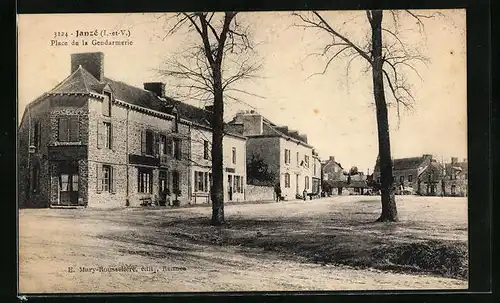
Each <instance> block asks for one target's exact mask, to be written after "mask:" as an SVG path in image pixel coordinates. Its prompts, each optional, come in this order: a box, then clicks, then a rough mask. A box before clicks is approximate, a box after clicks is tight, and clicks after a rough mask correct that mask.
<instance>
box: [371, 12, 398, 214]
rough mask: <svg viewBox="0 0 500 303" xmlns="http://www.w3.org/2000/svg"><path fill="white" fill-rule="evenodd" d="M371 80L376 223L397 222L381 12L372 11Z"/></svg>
mask: <svg viewBox="0 0 500 303" xmlns="http://www.w3.org/2000/svg"><path fill="white" fill-rule="evenodd" d="M371 15H372V20H371V26H372V56H373V61H372V64H373V65H372V78H373V96H374V98H375V106H376V111H377V128H378V145H379V148H378V150H379V165H380V181H381V194H382V196H381V198H382V214H381V215H380V217H379V218H378V219H377V221H398V212H397V209H396V199H395V196H394V186H393V183H394V177H393V175H392V159H391V144H390V139H389V118H388V113H387V103H386V101H385V92H384V79H383V74H382V66H383V59H382V11H381V10H372V11H371Z"/></svg>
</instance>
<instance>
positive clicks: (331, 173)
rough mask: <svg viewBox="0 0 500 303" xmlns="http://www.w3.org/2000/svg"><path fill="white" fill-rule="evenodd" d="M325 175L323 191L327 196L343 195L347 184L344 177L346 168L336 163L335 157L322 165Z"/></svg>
mask: <svg viewBox="0 0 500 303" xmlns="http://www.w3.org/2000/svg"><path fill="white" fill-rule="evenodd" d="M321 169H322V175H323V178H322V179H323V191H324V192H325V193H326V194H327V195H342V194H343V188H344V185H345V184H346V183H347V177H346V176H345V175H344V168H343V167H342V165H341V164H340V163H339V162H337V161H335V157H334V156H330V157H329V158H328V160H326V161H324V162H323V163H322V164H321Z"/></svg>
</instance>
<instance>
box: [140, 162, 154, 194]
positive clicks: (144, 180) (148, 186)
mask: <svg viewBox="0 0 500 303" xmlns="http://www.w3.org/2000/svg"><path fill="white" fill-rule="evenodd" d="M137 172H138V173H137V191H138V192H140V193H152V192H153V170H152V169H151V168H142V167H140V168H137Z"/></svg>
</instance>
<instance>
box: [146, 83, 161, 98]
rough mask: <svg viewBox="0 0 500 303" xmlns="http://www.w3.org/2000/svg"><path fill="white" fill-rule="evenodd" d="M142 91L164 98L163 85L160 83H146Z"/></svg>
mask: <svg viewBox="0 0 500 303" xmlns="http://www.w3.org/2000/svg"><path fill="white" fill-rule="evenodd" d="M144 89H145V90H147V91H150V92H152V93H154V94H155V95H157V96H158V97H160V98H165V83H162V82H146V83H144Z"/></svg>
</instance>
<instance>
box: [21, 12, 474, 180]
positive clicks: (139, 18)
mask: <svg viewBox="0 0 500 303" xmlns="http://www.w3.org/2000/svg"><path fill="white" fill-rule="evenodd" d="M442 12H443V13H444V17H439V18H434V19H428V20H427V19H426V20H425V22H426V23H425V31H424V32H419V31H418V26H417V24H415V22H414V19H411V18H410V17H409V15H408V14H401V19H400V26H401V27H402V29H403V30H402V32H401V38H402V39H403V40H404V41H405V43H407V45H408V47H410V48H412V49H418V50H419V51H420V52H421V53H422V54H423V55H425V56H426V57H428V58H429V59H430V63H429V64H428V65H427V66H425V65H418V66H417V70H418V72H419V74H420V76H421V78H422V80H421V79H419V77H418V76H417V75H415V74H412V75H408V79H409V80H410V81H411V83H412V85H413V92H414V96H415V99H416V101H417V102H416V104H415V105H414V109H413V110H412V111H403V112H402V113H401V120H400V125H399V128H398V127H397V126H398V123H397V116H396V114H395V109H394V108H391V109H390V119H389V123H390V132H391V133H390V134H391V150H392V155H393V157H394V158H400V157H412V156H420V155H422V154H433V155H435V156H436V157H437V158H438V159H439V160H441V158H443V159H444V160H445V161H447V160H448V161H449V158H450V157H452V156H457V157H459V158H460V159H462V158H466V157H467V135H466V134H467V117H466V113H467V110H466V102H467V100H466V33H465V28H466V20H465V10H447V11H442ZM426 13H429V12H426ZM325 16H326V18H327V19H328V20H330V22H331V23H332V25H333V26H335V27H336V28H338V29H339V30H340V31H341V32H342V33H344V34H345V35H346V36H349V37H352V40H354V41H355V43H359V44H361V45H362V44H363V43H364V41H366V40H365V37H366V34H367V33H368V24H367V21H366V15H365V13H364V12H362V11H343V12H338V11H336V12H333V11H332V12H328V13H325ZM384 18H385V19H384V22H389V13H385V15H384ZM241 22H245V23H246V24H248V25H250V26H251V28H252V31H253V39H254V40H255V41H256V42H257V43H258V47H257V48H256V50H257V51H258V55H259V57H260V58H261V59H262V61H263V68H262V69H261V70H260V72H259V76H260V77H261V78H260V79H257V80H254V81H252V82H247V83H244V84H242V85H241V86H240V87H241V88H243V89H245V90H247V91H251V92H253V93H255V94H257V95H259V96H263V97H264V98H258V97H250V96H248V97H246V98H245V102H246V103H247V104H249V105H250V106H251V107H249V106H248V105H245V104H242V103H235V102H228V103H227V104H226V110H225V111H226V118H230V116H232V115H234V113H235V112H236V111H237V110H242V109H251V108H253V109H255V110H257V111H259V112H260V113H262V114H263V115H264V116H265V117H266V118H268V119H270V120H272V121H273V122H274V123H276V124H282V125H288V126H289V127H290V128H291V129H296V130H298V131H299V132H301V133H305V134H307V136H308V141H309V143H310V144H312V145H313V146H314V147H315V148H316V149H317V150H318V151H319V153H320V156H321V157H322V158H323V159H326V158H328V156H335V158H336V160H337V161H339V162H340V163H341V164H342V165H343V166H344V167H345V168H348V167H350V166H353V165H356V166H358V167H359V169H361V170H363V171H365V172H366V171H367V169H369V170H370V171H372V170H373V166H374V162H375V159H376V157H377V153H378V144H377V131H376V119H375V108H374V105H373V95H372V85H371V74H370V72H368V73H367V72H365V71H364V67H363V62H362V61H361V59H359V62H356V61H355V62H353V65H352V68H351V69H350V72H349V75H348V76H347V75H346V64H347V61H346V60H345V59H342V58H341V59H339V60H336V61H334V62H333V63H332V64H331V65H330V68H329V69H328V72H327V73H325V74H324V75H318V76H312V77H311V75H312V74H314V73H316V72H321V71H322V70H323V68H324V66H325V62H326V61H325V59H324V58H316V57H313V56H309V57H308V54H311V53H314V52H318V51H321V49H322V47H324V45H325V44H326V43H328V42H329V41H330V40H329V38H328V36H325V35H324V34H321V33H318V32H315V31H304V30H303V29H302V28H298V27H295V26H293V24H294V23H297V22H298V19H297V18H296V17H293V16H291V15H290V13H289V12H280V13H275V12H267V13H242V15H241ZM163 23H164V22H163V19H161V18H160V19H158V18H157V15H153V14H99V15H95V14H94V15H85V14H81V15H50V16H49V15H21V16H19V20H18V28H19V32H18V37H19V49H18V66H19V69H18V71H19V72H18V76H19V103H18V104H19V110H18V113H19V117H21V116H22V114H23V112H24V107H25V106H26V104H27V103H29V102H31V101H32V100H33V99H34V98H36V97H37V96H39V95H41V94H42V93H44V92H46V91H48V90H50V89H51V88H53V87H54V86H55V85H56V84H58V83H59V82H60V81H62V80H63V79H64V78H65V77H67V76H68V75H69V72H70V54H71V53H75V52H90V51H102V52H103V53H104V56H105V63H104V70H105V71H104V73H105V75H106V76H107V77H110V78H113V79H115V80H120V81H123V82H126V83H129V84H132V85H135V86H138V87H142V83H143V82H149V81H158V80H160V81H164V80H163V79H161V78H160V76H159V74H158V72H157V71H156V70H157V69H158V68H159V67H161V63H162V62H163V61H164V59H165V58H168V57H169V56H173V55H175V54H176V53H178V52H179V51H180V50H182V48H183V47H184V46H185V45H186V44H187V43H188V42H189V41H191V40H190V39H191V37H190V36H186V35H176V36H171V37H167V38H166V39H161V36H162V34H163V33H164V31H165V30H164V25H163ZM93 29H98V30H100V29H108V30H113V29H129V30H130V31H131V37H130V40H132V41H133V43H134V44H133V45H132V46H121V47H110V46H108V47H106V46H100V47H98V46H92V45H88V46H81V45H80V46H77V47H72V46H58V47H55V46H50V40H51V39H52V38H53V36H54V32H55V31H61V32H69V33H71V32H74V31H75V30H93ZM188 40H189V41H188ZM69 41H71V40H69ZM166 90H167V94H169V83H166ZM388 98H389V97H388ZM389 101H390V99H389ZM193 104H195V105H198V104H197V102H193Z"/></svg>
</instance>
